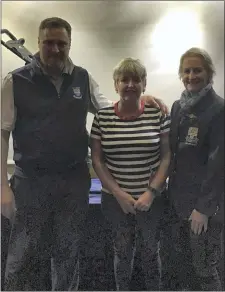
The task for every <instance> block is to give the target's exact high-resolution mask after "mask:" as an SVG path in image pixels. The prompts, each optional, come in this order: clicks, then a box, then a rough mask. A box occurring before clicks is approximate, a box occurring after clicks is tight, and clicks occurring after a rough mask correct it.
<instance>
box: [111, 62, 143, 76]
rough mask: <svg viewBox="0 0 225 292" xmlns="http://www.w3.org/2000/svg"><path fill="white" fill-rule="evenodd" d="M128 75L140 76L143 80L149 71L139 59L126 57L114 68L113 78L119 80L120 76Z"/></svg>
mask: <svg viewBox="0 0 225 292" xmlns="http://www.w3.org/2000/svg"><path fill="white" fill-rule="evenodd" d="M126 75H128V76H134V77H138V78H140V80H142V81H143V80H145V79H146V77H147V71H146V68H145V66H144V65H143V64H142V63H141V61H140V60H139V59H133V58H125V59H123V60H121V61H120V62H119V64H117V66H116V67H115V68H114V71H113V79H114V81H118V80H119V78H120V77H122V76H126Z"/></svg>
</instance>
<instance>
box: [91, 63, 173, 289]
mask: <svg viewBox="0 0 225 292" xmlns="http://www.w3.org/2000/svg"><path fill="white" fill-rule="evenodd" d="M146 77H147V73H146V69H145V67H144V66H143V65H142V64H141V62H140V61H139V60H135V59H132V58H126V59H124V60H122V61H121V62H120V63H119V64H118V65H117V67H116V68H115V70H114V74H113V79H114V84H115V89H116V92H117V93H118V94H119V96H120V100H119V101H118V102H117V103H116V104H115V105H114V106H110V107H107V108H104V109H101V110H99V111H98V113H97V114H96V115H95V118H94V121H93V125H92V130H91V138H92V162H93V167H94V169H95V171H96V173H97V175H98V177H99V179H100V180H101V182H102V186H103V188H102V210H103V213H104V215H105V217H106V218H107V219H108V220H109V221H110V223H111V224H112V228H113V244H114V267H115V277H116V286H117V290H124V291H127V290H130V287H129V283H130V279H131V274H132V264H133V259H134V253H135V247H136V246H137V247H139V244H140V248H141V256H142V264H143V271H144V274H145V282H146V283H145V284H146V288H147V289H148V290H149V291H153V290H158V288H159V269H158V259H157V251H158V250H157V235H158V234H157V231H158V228H159V222H160V217H161V211H162V206H161V199H160V196H161V191H162V190H163V187H164V185H165V181H166V178H167V172H168V166H169V163H170V150H169V127H170V119H169V117H168V116H166V117H165V116H163V115H162V113H161V111H160V110H159V109H157V108H153V107H151V106H149V105H147V104H145V103H144V102H143V101H141V99H140V96H141V94H142V92H144V91H145V87H146Z"/></svg>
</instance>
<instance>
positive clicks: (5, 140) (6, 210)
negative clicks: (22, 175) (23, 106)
mask: <svg viewBox="0 0 225 292" xmlns="http://www.w3.org/2000/svg"><path fill="white" fill-rule="evenodd" d="M15 116H16V111H15V106H14V97H13V81H12V75H11V74H9V75H8V76H6V78H5V79H4V81H3V84H2V92H1V212H2V214H3V215H4V216H5V217H7V218H10V217H11V216H12V213H13V208H14V196H13V193H12V190H11V189H10V187H9V183H8V173H7V158H8V151H9V137H10V132H11V131H12V130H13V127H14V123H15Z"/></svg>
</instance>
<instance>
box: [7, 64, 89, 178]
mask: <svg viewBox="0 0 225 292" xmlns="http://www.w3.org/2000/svg"><path fill="white" fill-rule="evenodd" d="M12 76H13V90H14V102H15V106H16V108H17V119H16V123H15V128H14V130H13V133H12V135H13V147H14V160H15V164H16V166H18V167H20V168H21V169H23V170H24V171H25V172H27V173H29V171H37V172H38V171H39V172H41V171H45V172H48V173H50V172H58V171H61V170H65V169H67V168H69V167H73V166H74V165H76V164H77V163H84V162H85V160H86V157H87V153H88V133H87V130H86V117H87V112H88V103H89V100H90V92H89V76H88V72H87V71H86V70H85V69H83V68H81V67H78V66H74V69H73V72H72V73H71V74H69V73H68V74H65V76H64V80H63V84H62V86H61V90H60V93H58V92H57V90H56V88H55V86H54V85H53V83H52V82H51V81H50V80H49V79H48V77H47V76H46V75H45V74H43V72H42V71H41V69H40V66H39V64H38V61H37V59H34V60H33V61H32V62H31V63H30V64H28V65H26V66H24V67H22V68H19V69H17V70H15V71H14V72H12Z"/></svg>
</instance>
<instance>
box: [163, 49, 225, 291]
mask: <svg viewBox="0 0 225 292" xmlns="http://www.w3.org/2000/svg"><path fill="white" fill-rule="evenodd" d="M214 74H215V69H214V66H213V62H212V59H211V57H210V56H209V54H208V53H207V52H205V51H204V50H202V49H199V48H191V49H189V50H188V51H187V52H185V53H184V54H183V55H182V56H181V58H180V67H179V76H180V78H181V80H182V82H183V84H184V87H185V90H184V91H183V93H182V94H181V98H180V100H178V101H176V102H175V103H174V104H173V106H172V110H171V131H170V144H171V152H172V163H171V173H170V179H169V200H170V205H171V209H170V211H171V218H170V223H171V224H170V226H171V230H172V232H171V236H170V242H171V245H172V249H171V250H170V251H169V254H170V255H171V261H169V262H170V264H171V265H170V266H169V267H168V269H167V270H168V271H169V273H170V272H171V271H174V274H173V275H170V276H169V277H168V278H170V279H173V280H177V282H176V283H175V282H174V281H173V282H172V283H171V285H169V286H170V287H165V289H169V288H170V289H172V290H175V289H177V290H179V291H180V289H188V290H201V291H208V290H210V291H219V290H221V284H220V279H219V276H218V271H217V268H218V261H219V254H220V250H219V247H220V236H221V230H222V224H223V222H222V220H221V219H222V217H223V216H221V213H223V208H224V207H223V204H224V203H223V202H224V99H223V98H221V97H219V96H218V95H217V94H216V92H215V91H214V89H213V77H214ZM171 239H172V241H171ZM164 263H165V264H166V261H165V259H164V260H163V264H164Z"/></svg>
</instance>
